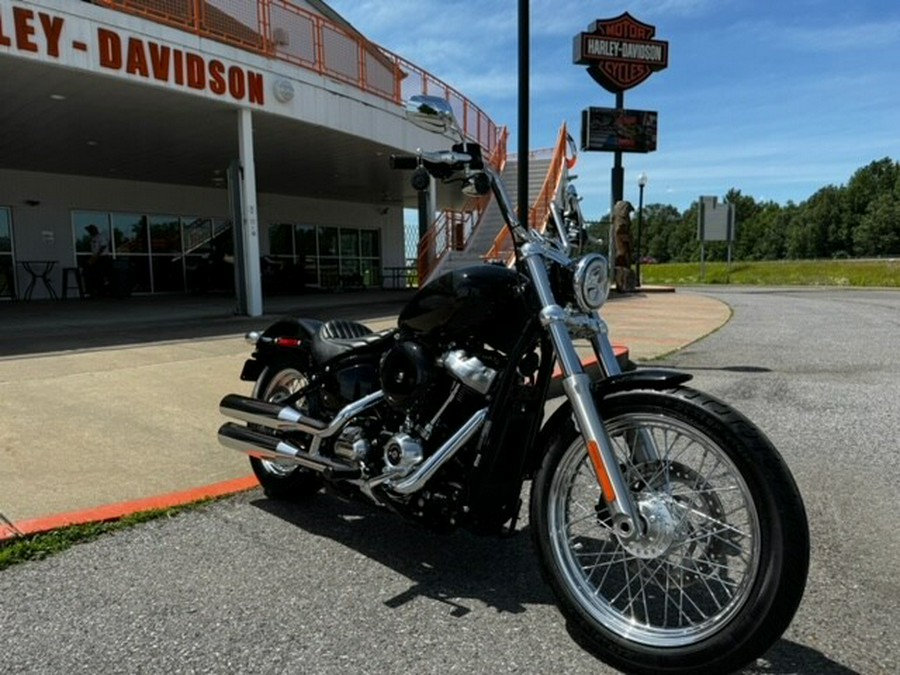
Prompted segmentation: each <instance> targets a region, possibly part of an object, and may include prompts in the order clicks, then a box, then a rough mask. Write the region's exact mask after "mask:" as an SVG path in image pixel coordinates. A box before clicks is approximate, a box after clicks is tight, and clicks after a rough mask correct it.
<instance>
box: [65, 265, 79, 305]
mask: <svg viewBox="0 0 900 675" xmlns="http://www.w3.org/2000/svg"><path fill="white" fill-rule="evenodd" d="M69 275H72V276H73V277H74V281H75V287H74V288H76V289H77V290H78V297H79V298H81V299H84V282H83V281H82V280H81V268H80V267H63V270H62V298H63V300H65V299H66V297H67V296H68V294H69Z"/></svg>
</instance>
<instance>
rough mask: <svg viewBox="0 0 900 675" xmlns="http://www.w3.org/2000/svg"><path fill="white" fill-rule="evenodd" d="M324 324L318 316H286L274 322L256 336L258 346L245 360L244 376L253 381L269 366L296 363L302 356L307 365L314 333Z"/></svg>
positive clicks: (242, 374)
mask: <svg viewBox="0 0 900 675" xmlns="http://www.w3.org/2000/svg"><path fill="white" fill-rule="evenodd" d="M321 325H322V322H321V321H318V320H316V319H299V318H296V317H285V318H283V319H279V320H278V321H276V322H275V323H273V324H272V325H270V326H269V327H268V328H266V330H265V331H263V332H262V334H260V335H259V337H258V338H257V339H256V349H255V350H254V351H253V355H252V357H251V358H249V359H247V361H246V362H245V363H244V368H243V370H242V371H241V379H242V380H245V381H249V382H253V381H255V380H257V379H258V378H259V376H260V375H261V374H262V372H263V370H265V369H266V368H267V367H268V366H270V365H273V364H283V363H296V362H297V360H298V358H299V359H301V363H303V364H307V363H308V362H309V354H310V349H311V347H312V339H313V336H314V335H315V334H316V331H317V330H318V328H319V326H321Z"/></svg>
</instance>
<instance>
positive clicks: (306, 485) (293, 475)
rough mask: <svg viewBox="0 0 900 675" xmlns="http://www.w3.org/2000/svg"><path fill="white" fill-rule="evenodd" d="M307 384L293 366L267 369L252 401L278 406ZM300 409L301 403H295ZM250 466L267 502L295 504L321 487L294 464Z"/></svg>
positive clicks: (274, 462) (273, 462)
mask: <svg viewBox="0 0 900 675" xmlns="http://www.w3.org/2000/svg"><path fill="white" fill-rule="evenodd" d="M308 383H309V380H308V378H307V377H306V375H305V374H304V373H303V372H302V371H301V370H299V369H298V368H294V367H293V366H278V367H275V366H270V367H267V368H266V369H265V370H264V371H263V372H262V374H261V375H260V376H259V378H258V379H257V381H256V386H255V387H254V389H253V396H254V398H258V399H261V400H263V401H269V402H270V403H279V402H281V401H283V400H284V399H286V398H287V397H288V396H290V395H291V394H294V393H295V392H297V391H299V390H300V389H301V388H303V387H305V386H306V385H307V384H308ZM296 405H297V407H298V409H300V410H303V409H304V401H303V399H300V401H298V402H297V404H296ZM250 467H251V468H252V469H253V473H254V475H255V476H256V479H257V480H258V481H259V484H260V485H261V486H262V488H263V492H265V493H266V496H267V497H269V498H270V499H277V500H281V501H298V500H301V499H304V498H307V497H309V496H310V495H312V494H315V493H316V492H318V491H319V489H320V488H321V487H322V483H321V481H320V479H319V477H318V476H317V475H316V474H315V473H313V472H312V471H310V470H309V469H305V468H303V467H301V466H298V465H297V464H296V463H295V462H291V461H283V462H281V461H278V460H273V459H260V458H258V457H251V458H250Z"/></svg>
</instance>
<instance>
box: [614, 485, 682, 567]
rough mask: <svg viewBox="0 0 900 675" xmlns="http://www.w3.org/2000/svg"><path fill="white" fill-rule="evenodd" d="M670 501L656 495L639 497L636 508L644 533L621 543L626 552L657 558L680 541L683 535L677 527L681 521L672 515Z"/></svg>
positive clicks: (641, 556)
mask: <svg viewBox="0 0 900 675" xmlns="http://www.w3.org/2000/svg"><path fill="white" fill-rule="evenodd" d="M670 501H671V500H670V498H669V497H666V496H663V495H658V494H643V495H640V496H639V498H638V503H637V507H638V512H639V513H640V516H641V523H642V525H643V529H644V531H643V533H642V534H640V535H639V536H637V537H633V538H632V539H630V540H627V541H624V540H623V541H622V542H621V543H622V546H623V547H624V548H625V550H626V551H628V552H629V553H631V554H632V555H634V556H636V557H638V558H644V559H651V558H658V557H660V556H662V555H663V554H664V553H666V551H668V550H669V548H671V546H672V544H673V543H675V542H677V541H679V540H680V539H681V537H682V536H683V534H684V533H683V532H682V528H681V527H680V526H679V524H680V522H681V520H682V519H680V518H679V517H677V516H676V515H675V514H673V513H672V509H671V507H670Z"/></svg>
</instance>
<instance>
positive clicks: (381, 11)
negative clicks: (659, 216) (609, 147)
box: [329, 0, 900, 219]
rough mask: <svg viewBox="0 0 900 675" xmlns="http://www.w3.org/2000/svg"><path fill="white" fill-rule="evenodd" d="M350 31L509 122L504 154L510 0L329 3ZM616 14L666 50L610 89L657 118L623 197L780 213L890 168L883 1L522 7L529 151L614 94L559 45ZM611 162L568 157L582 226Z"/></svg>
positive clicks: (511, 53)
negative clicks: (636, 78) (647, 71)
mask: <svg viewBox="0 0 900 675" xmlns="http://www.w3.org/2000/svg"><path fill="white" fill-rule="evenodd" d="M329 4H330V5H331V6H332V7H333V8H334V9H335V10H336V11H337V12H339V13H340V14H341V15H342V16H343V17H344V18H345V19H347V20H348V21H349V22H350V23H352V24H353V25H354V26H355V27H356V28H357V29H358V30H359V31H360V32H362V33H363V34H364V35H365V36H366V37H368V38H369V39H370V40H372V41H373V42H376V43H378V44H380V45H382V46H384V47H385V48H387V49H389V50H390V51H392V52H395V53H397V54H399V55H401V56H403V57H404V58H406V59H408V60H410V61H412V62H413V63H415V64H416V65H418V66H420V67H422V68H424V69H426V70H428V71H429V72H431V73H433V74H434V75H436V76H437V77H439V78H441V79H442V80H444V81H446V82H448V83H449V84H451V85H452V86H454V87H455V88H456V89H458V90H459V91H461V92H462V93H463V94H465V95H466V96H467V97H469V98H470V99H471V100H472V101H474V102H475V103H476V104H477V105H479V106H480V107H481V108H482V109H484V110H485V112H487V113H488V114H489V115H490V116H491V117H492V119H494V121H495V122H497V123H499V124H505V125H507V126H508V127H509V128H510V131H511V138H510V145H509V149H510V151H511V152H515V151H516V149H517V140H516V127H517V124H516V109H517V96H518V93H517V89H516V86H517V68H518V65H517V50H518V46H517V43H516V38H517V5H518V3H517V2H516V0H477V1H476V0H331V1H330V2H329ZM624 11H628V12H630V13H631V14H632V15H633V16H634V17H635V18H637V19H638V20H640V21H643V22H645V23H648V24H651V25H654V26H656V36H655V39H657V40H666V41H668V42H669V67H668V68H667V69H666V70H663V71H660V72H657V73H654V74H653V75H651V76H650V78H649V79H648V80H646V81H644V82H643V83H642V84H640V85H638V86H637V87H635V88H633V89H629V90H628V91H626V92H625V106H626V107H628V108H636V109H644V110H657V111H659V140H658V149H657V151H656V152H654V153H648V154H631V153H626V154H625V155H624V156H623V164H624V166H625V198H626V199H630V200H631V201H632V202H634V203H637V193H638V188H637V176H638V174H639V173H640V172H642V171H644V172H646V173H647V175H648V177H649V182H648V185H647V187H646V189H645V193H644V201H645V203H657V202H659V203H666V204H672V205H674V206H676V207H678V208H679V209H685V208H687V207H688V206H690V204H691V202H692V201H694V200H696V199H697V197H699V196H700V195H716V196H718V197H720V198H721V197H722V196H724V194H725V193H726V192H727V191H728V190H729V189H731V188H737V189H739V190H741V192H742V193H743V194H745V195H749V196H752V197H754V198H755V199H757V200H772V201H775V202H778V203H780V204H785V203H787V202H788V201H794V202H796V203H799V202H802V201H804V200H806V199H807V198H809V197H810V196H811V195H812V194H813V193H814V192H816V191H817V190H818V189H819V188H821V187H823V186H825V185H842V184H845V183H846V182H847V180H848V179H849V178H850V176H851V175H852V174H853V172H854V171H856V170H857V169H858V168H860V167H862V166H865V165H866V164H868V163H869V162H871V161H874V160H877V159H881V158H883V157H890V158H892V159H894V160H895V161H897V160H900V3H898V2H897V1H896V0H782V1H781V2H771V1H769V0H634V1H631V2H618V3H611V2H603V1H598V0H531V124H530V136H531V144H530V145H531V147H532V148H533V149H535V148H543V147H549V146H551V145H553V142H554V140H555V138H556V134H557V132H558V130H559V127H560V124H561V123H562V122H563V121H566V122H567V123H568V125H569V128H570V131H571V132H572V134H573V136H575V137H576V138H578V134H579V133H580V118H581V111H582V110H584V109H585V108H587V107H589V106H600V107H613V106H614V104H615V97H614V95H613V94H611V93H609V92H607V91H606V90H605V89H603V88H601V87H600V86H599V85H598V84H596V83H595V82H594V81H593V80H592V79H591V78H590V76H589V75H588V74H587V72H586V71H585V69H584V67H583V66H577V65H575V64H573V63H572V39H573V37H574V36H575V35H576V34H577V33H580V32H583V31H586V30H587V29H588V25H589V24H590V23H591V22H592V21H594V20H596V19H605V18H612V17H615V16H618V15H619V14H621V13H622V12H624ZM612 162H613V155H612V154H611V153H605V152H591V153H587V152H585V153H582V154H581V155H580V161H579V164H578V168H577V173H578V175H579V180H578V187H579V192H580V193H581V194H582V195H583V196H584V203H583V207H584V210H585V215H586V216H587V217H588V218H591V219H593V218H598V217H600V215H602V214H603V213H605V212H606V211H607V210H608V209H609V201H610V168H611V167H612Z"/></svg>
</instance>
